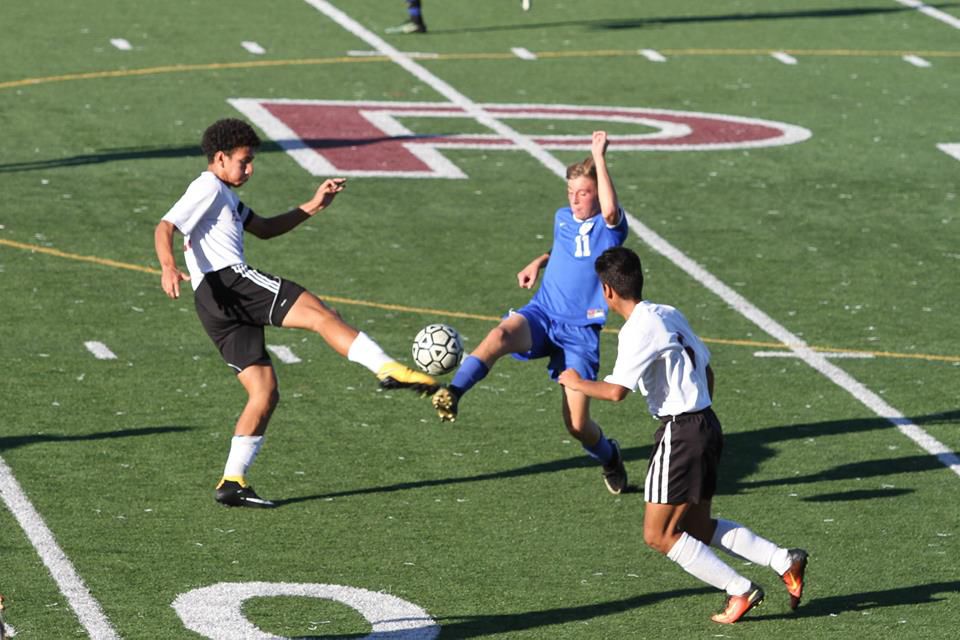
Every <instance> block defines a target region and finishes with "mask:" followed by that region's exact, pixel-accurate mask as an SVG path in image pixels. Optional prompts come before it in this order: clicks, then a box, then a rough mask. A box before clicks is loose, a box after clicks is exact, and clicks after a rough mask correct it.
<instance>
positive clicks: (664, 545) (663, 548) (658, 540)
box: [643, 531, 674, 555]
mask: <svg viewBox="0 0 960 640" xmlns="http://www.w3.org/2000/svg"><path fill="white" fill-rule="evenodd" d="M643 542H644V544H646V545H647V546H648V547H650V548H651V549H653V550H654V551H656V552H657V553H661V554H663V555H667V553H669V552H670V549H671V548H672V547H673V543H674V541H673V540H672V539H671V538H670V536H667V535H665V534H664V533H662V532H659V531H656V532H648V531H644V532H643Z"/></svg>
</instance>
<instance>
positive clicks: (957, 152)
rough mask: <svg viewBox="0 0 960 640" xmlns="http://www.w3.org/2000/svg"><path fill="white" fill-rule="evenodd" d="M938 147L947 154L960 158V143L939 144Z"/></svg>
mask: <svg viewBox="0 0 960 640" xmlns="http://www.w3.org/2000/svg"><path fill="white" fill-rule="evenodd" d="M937 149H940V151H943V152H944V153H945V154H947V155H949V156H953V157H954V158H956V159H957V160H960V143H944V144H938V145H937Z"/></svg>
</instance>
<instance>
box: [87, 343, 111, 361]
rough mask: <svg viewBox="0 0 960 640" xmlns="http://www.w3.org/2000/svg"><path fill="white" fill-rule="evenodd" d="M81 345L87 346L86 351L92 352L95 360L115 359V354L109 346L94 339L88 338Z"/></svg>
mask: <svg viewBox="0 0 960 640" xmlns="http://www.w3.org/2000/svg"><path fill="white" fill-rule="evenodd" d="M83 346H85V347H86V348H87V351H89V352H90V353H92V354H93V357H95V358H96V359H97V360H116V359H117V354H115V353H114V352H113V351H111V350H110V347H108V346H107V345H105V344H103V343H102V342H97V341H96V340H88V341H87V342H84V343H83Z"/></svg>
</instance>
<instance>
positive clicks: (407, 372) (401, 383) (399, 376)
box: [377, 361, 440, 396]
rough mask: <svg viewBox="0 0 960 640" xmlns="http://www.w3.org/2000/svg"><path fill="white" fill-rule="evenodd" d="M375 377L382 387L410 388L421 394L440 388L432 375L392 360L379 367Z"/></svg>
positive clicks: (430, 392) (427, 393)
mask: <svg viewBox="0 0 960 640" xmlns="http://www.w3.org/2000/svg"><path fill="white" fill-rule="evenodd" d="M377 378H379V379H380V387H381V388H382V389H412V390H413V391H416V392H417V393H419V394H420V395H421V396H425V395H429V394H432V393H434V392H435V391H436V390H437V389H439V388H440V383H439V382H437V381H436V380H435V379H434V378H433V377H431V376H428V375H427V374H425V373H420V372H419V371H414V370H413V369H411V368H410V367H406V366H404V365H402V364H400V363H399V362H394V361H391V362H388V363H387V364H385V365H383V366H382V367H380V371H377Z"/></svg>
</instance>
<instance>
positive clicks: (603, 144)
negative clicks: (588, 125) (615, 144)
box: [590, 131, 610, 157]
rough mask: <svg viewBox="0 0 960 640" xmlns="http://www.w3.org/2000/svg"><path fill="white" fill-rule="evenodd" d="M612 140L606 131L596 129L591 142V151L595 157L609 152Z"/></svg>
mask: <svg viewBox="0 0 960 640" xmlns="http://www.w3.org/2000/svg"><path fill="white" fill-rule="evenodd" d="M608 146H610V141H609V140H608V139H607V132H606V131H594V132H593V139H592V140H591V143H590V151H591V153H593V156H594V157H597V156H603V155H604V154H605V153H606V152H607V147H608Z"/></svg>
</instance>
